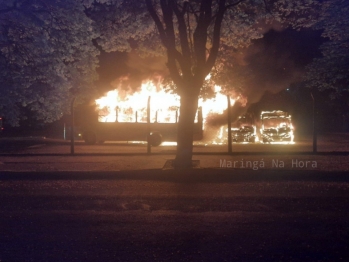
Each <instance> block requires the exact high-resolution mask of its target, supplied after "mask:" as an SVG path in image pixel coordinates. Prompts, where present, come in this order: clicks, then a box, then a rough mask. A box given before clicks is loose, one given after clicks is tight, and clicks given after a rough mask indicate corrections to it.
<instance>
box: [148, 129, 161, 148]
mask: <svg viewBox="0 0 349 262" xmlns="http://www.w3.org/2000/svg"><path fill="white" fill-rule="evenodd" d="M149 143H150V145H151V146H159V145H161V143H162V136H161V134H160V133H159V132H152V133H150V136H149Z"/></svg>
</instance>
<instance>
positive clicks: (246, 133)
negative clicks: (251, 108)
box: [231, 113, 258, 143]
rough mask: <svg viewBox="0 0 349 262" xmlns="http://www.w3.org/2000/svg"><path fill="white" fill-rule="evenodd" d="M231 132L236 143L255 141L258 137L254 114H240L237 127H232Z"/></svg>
mask: <svg viewBox="0 0 349 262" xmlns="http://www.w3.org/2000/svg"><path fill="white" fill-rule="evenodd" d="M231 134H232V141H233V142H235V143H255V142H256V141H257V140H258V138H257V135H256V126H255V119H254V117H253V114H251V113H246V114H244V115H242V116H239V118H238V120H237V122H236V124H235V127H232V128H231Z"/></svg>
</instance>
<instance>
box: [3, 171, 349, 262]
mask: <svg viewBox="0 0 349 262" xmlns="http://www.w3.org/2000/svg"><path fill="white" fill-rule="evenodd" d="M348 181H349V176H348V174H347V173H345V172H341V173H339V172H337V173H334V172H330V173H329V172H317V171H309V170H308V171H296V172H294V171H293V172H292V171H287V170H285V171H283V170H274V171H273V170H264V171H263V170H260V171H258V172H255V171H252V170H235V169H194V170H186V171H183V172H181V173H180V172H178V171H174V170H167V171H164V170H139V171H127V172H126V171H124V172H101V171H100V172H53V173H52V172H24V173H22V172H2V173H1V175H0V201H1V205H0V213H1V214H0V215H1V223H0V227H1V228H0V229H1V236H0V243H1V251H0V260H1V261H346V260H347V259H348V256H347V254H348V253H347V251H348V244H349V243H348V241H349V222H348V213H349V212H348V202H349V200H348V199H349V184H348Z"/></svg>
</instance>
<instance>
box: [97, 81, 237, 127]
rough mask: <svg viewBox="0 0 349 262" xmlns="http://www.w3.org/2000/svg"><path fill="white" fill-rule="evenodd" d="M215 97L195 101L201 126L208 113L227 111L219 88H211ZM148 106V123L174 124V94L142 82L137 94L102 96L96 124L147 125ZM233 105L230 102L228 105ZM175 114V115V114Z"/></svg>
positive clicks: (118, 92) (176, 99) (119, 92)
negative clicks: (132, 123) (140, 123)
mask: <svg viewBox="0 0 349 262" xmlns="http://www.w3.org/2000/svg"><path fill="white" fill-rule="evenodd" d="M214 88H215V90H214V92H215V97H214V98H212V99H206V100H203V99H199V107H201V108H202V115H203V119H204V124H205V120H206V118H207V116H208V115H209V114H210V113H218V114H222V113H223V111H224V110H225V109H226V108H227V97H226V95H223V94H222V93H221V87H220V86H215V87H214ZM149 96H150V97H151V102H150V110H151V111H150V122H154V121H156V120H157V122H159V123H175V122H176V115H177V116H179V106H180V98H179V96H178V95H176V94H171V93H168V92H166V91H165V90H164V89H163V88H162V87H160V88H159V87H157V86H155V85H154V84H153V83H152V82H151V81H148V82H144V83H143V84H142V86H141V88H140V90H139V91H136V92H134V93H132V94H128V93H127V92H126V91H123V90H118V89H116V90H112V91H109V92H108V93H107V94H106V96H104V97H101V98H99V99H97V100H96V105H97V110H99V119H98V121H99V122H115V121H116V116H117V117H118V122H136V121H137V122H147V103H148V97H149ZM234 102H235V100H234V99H231V104H232V105H233V104H234ZM176 112H177V113H176Z"/></svg>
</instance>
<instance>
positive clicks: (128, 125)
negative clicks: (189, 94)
mask: <svg viewBox="0 0 349 262" xmlns="http://www.w3.org/2000/svg"><path fill="white" fill-rule="evenodd" d="M95 105H96V111H97V113H96V114H95V117H94V119H93V120H92V121H88V123H84V124H83V126H81V131H82V138H83V139H84V140H85V142H86V143H87V144H95V143H103V142H104V141H142V142H144V141H149V142H150V144H151V145H152V146H158V145H160V144H161V143H162V142H165V141H166V142H175V141H177V125H178V118H179V112H178V110H179V106H180V99H179V97H178V96H176V95H174V94H171V93H168V92H165V91H164V90H163V88H158V87H157V86H155V85H154V84H153V83H152V82H146V83H143V84H142V86H141V87H140V89H139V90H138V91H135V92H132V93H131V92H130V91H127V90H122V89H116V90H112V91H109V92H108V93H107V94H106V95H105V96H103V97H101V98H99V99H97V100H95ZM148 136H149V137H148ZM202 137H203V111H202V107H199V109H198V111H197V115H196V119H195V123H194V137H193V138H194V140H201V139H202Z"/></svg>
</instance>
